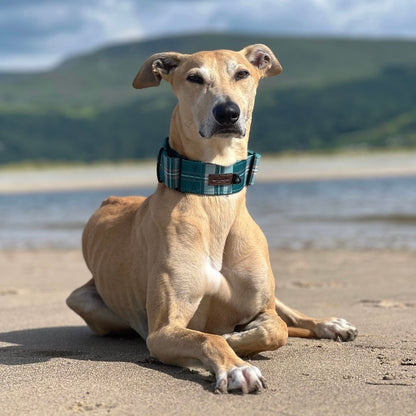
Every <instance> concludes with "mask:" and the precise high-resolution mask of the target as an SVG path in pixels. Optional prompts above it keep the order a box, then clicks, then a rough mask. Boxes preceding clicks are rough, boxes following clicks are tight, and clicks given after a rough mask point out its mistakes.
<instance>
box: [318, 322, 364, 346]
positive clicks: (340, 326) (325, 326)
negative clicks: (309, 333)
mask: <svg viewBox="0 0 416 416" xmlns="http://www.w3.org/2000/svg"><path fill="white" fill-rule="evenodd" d="M314 332H315V335H316V336H317V338H329V339H333V340H335V341H353V340H354V339H355V338H356V337H357V335H358V330H357V328H356V327H355V326H354V325H352V324H350V323H349V322H347V321H346V320H345V319H342V318H330V319H327V320H324V321H321V322H319V323H318V324H317V326H316V328H315V330H314Z"/></svg>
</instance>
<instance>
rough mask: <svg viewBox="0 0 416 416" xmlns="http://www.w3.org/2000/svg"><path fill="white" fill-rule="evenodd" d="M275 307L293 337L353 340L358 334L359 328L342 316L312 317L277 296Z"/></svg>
mask: <svg viewBox="0 0 416 416" xmlns="http://www.w3.org/2000/svg"><path fill="white" fill-rule="evenodd" d="M275 307H276V312H277V314H278V315H279V316H280V317H281V318H282V319H283V320H284V321H285V322H286V324H287V326H288V331H289V336H291V337H301V338H329V339H333V340H336V341H352V340H354V339H355V338H356V336H357V334H358V331H357V329H356V328H355V327H354V326H353V325H352V324H350V323H349V322H347V321H346V320H345V319H342V318H327V319H315V318H311V317H309V316H306V315H304V314H303V313H300V312H299V311H297V310H295V309H292V308H290V307H289V306H287V305H285V304H284V303H283V302H281V301H280V300H278V299H277V298H276V299H275Z"/></svg>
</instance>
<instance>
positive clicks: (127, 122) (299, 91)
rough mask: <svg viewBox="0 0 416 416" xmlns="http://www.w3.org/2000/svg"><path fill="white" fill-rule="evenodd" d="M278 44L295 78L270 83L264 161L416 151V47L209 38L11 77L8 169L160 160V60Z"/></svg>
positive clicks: (165, 110)
mask: <svg viewBox="0 0 416 416" xmlns="http://www.w3.org/2000/svg"><path fill="white" fill-rule="evenodd" d="M259 42H261V43H266V44H267V45H269V46H270V47H271V48H272V49H273V50H274V51H275V53H276V55H277V57H278V58H279V60H280V61H281V63H282V65H283V68H284V72H283V73H282V74H281V75H279V76H278V77H277V78H273V79H268V80H264V82H263V83H262V85H261V88H260V91H259V94H258V98H257V104H256V110H255V115H254V122H253V130H252V137H253V142H252V147H253V148H255V149H256V150H258V151H262V152H280V151H287V150H332V149H337V148H340V147H351V146H360V147H363V146H365V147H403V146H415V145H416V137H415V136H416V133H415V130H416V128H415V125H416V110H415V109H416V93H415V92H414V90H415V89H414V88H411V87H410V86H411V85H415V81H416V54H415V53H414V51H415V50H416V49H415V47H416V42H410V41H388V40H381V41H372V40H358V39H357V40H346V39H316V38H315V39H314V38H308V39H303V38H279V37H264V36H261V37H260V36H249V35H226V34H201V35H197V36H179V37H173V38H163V39H155V40H149V41H144V42H134V43H127V44H122V45H113V46H109V47H107V48H102V49H100V50H97V51H94V52H92V53H90V54H85V55H81V56H75V57H71V58H69V59H68V60H66V61H64V62H62V64H60V65H59V66H57V67H56V68H54V69H52V70H50V71H47V72H41V73H28V74H13V73H8V74H1V73H0V163H6V162H17V161H25V160H38V161H39V160H54V161H62V160H82V161H92V160H103V159H105V160H120V159H131V158H142V157H153V156H154V155H155V153H156V152H157V149H158V147H159V145H160V142H161V140H162V138H163V137H164V136H166V135H167V132H168V126H169V117H170V112H171V111H172V108H173V106H174V105H175V98H174V97H173V95H172V94H171V92H170V91H169V87H168V86H166V85H163V86H161V87H159V88H152V89H148V90H142V91H139V92H138V91H135V90H134V89H133V88H132V87H131V81H132V80H133V78H134V76H135V74H136V72H137V70H138V68H139V67H140V65H141V63H142V62H143V61H144V60H145V59H146V58H147V57H148V56H149V55H151V54H152V53H155V52H160V51H168V50H177V51H181V52H184V53H191V52H194V51H197V50H209V49H218V48H229V49H236V50H238V49H241V48H243V47H244V46H246V45H248V44H251V43H259Z"/></svg>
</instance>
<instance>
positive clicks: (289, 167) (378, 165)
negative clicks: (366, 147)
mask: <svg viewBox="0 0 416 416" xmlns="http://www.w3.org/2000/svg"><path fill="white" fill-rule="evenodd" d="M413 175H416V150H411V151H397V152H381V151H377V152H362V153H361V152H359V153H337V154H333V155H322V154H320V155H311V154H306V155H282V156H269V155H265V156H263V157H262V159H261V162H260V168H259V173H258V174H257V177H256V181H257V182H271V181H276V182H278V181H280V182H283V181H288V182H289V181H307V180H311V181H312V180H337V179H356V178H377V177H400V176H413ZM156 184H157V179H156V162H155V161H144V162H137V163H136V162H128V163H127V162H120V163H105V164H102V163H97V164H93V165H87V164H85V165H84V164H81V165H78V164H77V165H62V166H53V167H32V166H28V167H26V166H22V167H18V166H16V167H14V166H6V167H3V168H0V194H18V193H31V192H54V191H76V190H92V189H105V188H123V187H152V186H156Z"/></svg>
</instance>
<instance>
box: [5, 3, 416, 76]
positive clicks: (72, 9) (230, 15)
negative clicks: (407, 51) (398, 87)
mask: <svg viewBox="0 0 416 416" xmlns="http://www.w3.org/2000/svg"><path fill="white" fill-rule="evenodd" d="M207 31H230V32H238V33H244V32H247V33H257V34H275V35H284V36H332V37H354V38H357V37H358V38H359V37H364V38H405V39H414V40H416V7H415V3H414V0H247V1H245V0H200V1H199V0H0V71H14V70H20V71H28V70H44V69H48V68H51V67H53V66H54V65H57V64H58V63H59V62H60V61H62V60H63V59H65V58H67V57H69V56H72V55H76V54H79V53H85V52H89V51H92V50H94V49H97V48H100V47H103V46H105V45H108V44H114V43H120V42H126V41H133V40H143V39H148V38H157V37H162V36H165V35H171V34H184V33H197V32H207Z"/></svg>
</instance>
